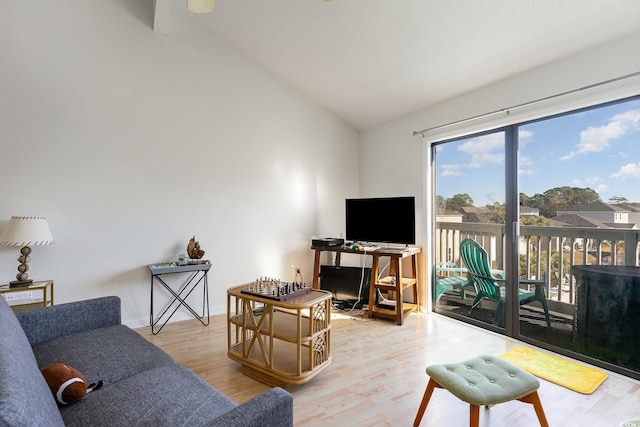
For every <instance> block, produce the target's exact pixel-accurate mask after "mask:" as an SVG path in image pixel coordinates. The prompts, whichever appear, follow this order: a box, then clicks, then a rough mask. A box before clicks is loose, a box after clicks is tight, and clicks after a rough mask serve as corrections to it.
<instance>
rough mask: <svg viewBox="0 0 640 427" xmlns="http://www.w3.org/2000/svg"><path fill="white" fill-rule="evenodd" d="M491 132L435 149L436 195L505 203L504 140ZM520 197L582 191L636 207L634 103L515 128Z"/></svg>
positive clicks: (638, 116) (638, 126)
mask: <svg viewBox="0 0 640 427" xmlns="http://www.w3.org/2000/svg"><path fill="white" fill-rule="evenodd" d="M503 138H504V137H503V134H502V133H496V134H490V135H484V136H481V137H477V138H470V139H464V140H460V141H455V142H451V143H447V144H443V145H440V146H439V147H438V150H437V153H436V168H437V175H436V193H437V194H439V195H442V196H443V197H445V198H447V197H451V196H453V195H454V194H460V193H468V194H469V195H470V196H471V197H472V198H473V200H474V204H475V205H476V206H484V205H485V204H487V203H493V202H494V201H497V202H500V203H502V202H504V182H505V181H504V180H505V177H504V142H503ZM519 139H520V178H519V179H520V192H523V193H525V194H527V195H528V196H533V195H534V194H535V193H544V192H545V191H546V190H548V189H550V188H554V187H561V186H565V185H566V186H571V187H581V188H586V187H589V188H591V189H593V190H595V191H597V192H598V194H599V195H600V198H601V199H602V201H604V202H609V199H610V198H611V197H613V196H621V197H626V198H627V199H628V200H629V201H630V202H640V100H635V101H627V102H624V103H618V104H614V105H610V106H607V107H601V108H598V109H591V110H588V111H584V112H580V113H574V114H570V115H566V116H562V117H557V118H555V119H548V120H544V121H541V122H536V123H532V124H528V125H525V126H522V127H520V132H519Z"/></svg>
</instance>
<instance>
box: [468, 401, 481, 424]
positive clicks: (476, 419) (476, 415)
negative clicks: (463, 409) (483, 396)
mask: <svg viewBox="0 0 640 427" xmlns="http://www.w3.org/2000/svg"><path fill="white" fill-rule="evenodd" d="M479 425H480V407H479V406H478V405H470V410H469V427H478V426H479Z"/></svg>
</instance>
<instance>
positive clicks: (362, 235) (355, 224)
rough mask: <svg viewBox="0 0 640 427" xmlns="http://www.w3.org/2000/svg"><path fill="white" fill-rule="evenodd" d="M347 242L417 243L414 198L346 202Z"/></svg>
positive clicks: (386, 198)
mask: <svg viewBox="0 0 640 427" xmlns="http://www.w3.org/2000/svg"><path fill="white" fill-rule="evenodd" d="M345 213H346V215H345V216H346V230H345V231H346V233H345V237H346V239H347V240H350V241H354V242H371V243H395V244H404V245H413V244H415V243H416V202H415V197H377V198H367V199H346V201H345Z"/></svg>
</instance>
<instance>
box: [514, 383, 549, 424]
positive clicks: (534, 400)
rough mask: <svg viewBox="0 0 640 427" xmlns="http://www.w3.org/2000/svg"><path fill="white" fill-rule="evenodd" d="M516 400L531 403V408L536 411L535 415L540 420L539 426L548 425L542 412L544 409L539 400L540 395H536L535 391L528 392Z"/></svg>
mask: <svg viewBox="0 0 640 427" xmlns="http://www.w3.org/2000/svg"><path fill="white" fill-rule="evenodd" d="M518 400H519V401H521V402H525V403H531V404H532V405H533V409H535V411H536V415H537V416H538V421H540V427H549V423H548V422H547V417H546V416H545V414H544V409H542V402H540V396H538V392H537V391H534V392H532V393H529V394H527V395H526V396H524V397H521V398H520V399H518Z"/></svg>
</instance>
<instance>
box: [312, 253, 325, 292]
mask: <svg viewBox="0 0 640 427" xmlns="http://www.w3.org/2000/svg"><path fill="white" fill-rule="evenodd" d="M321 252H322V251H320V250H318V249H316V254H315V256H314V260H313V283H312V285H311V287H312V288H313V289H318V277H319V276H320V254H321Z"/></svg>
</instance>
